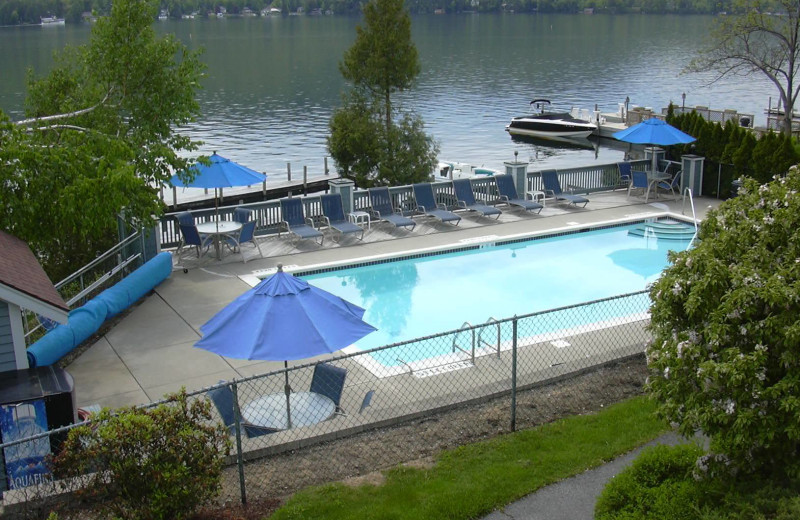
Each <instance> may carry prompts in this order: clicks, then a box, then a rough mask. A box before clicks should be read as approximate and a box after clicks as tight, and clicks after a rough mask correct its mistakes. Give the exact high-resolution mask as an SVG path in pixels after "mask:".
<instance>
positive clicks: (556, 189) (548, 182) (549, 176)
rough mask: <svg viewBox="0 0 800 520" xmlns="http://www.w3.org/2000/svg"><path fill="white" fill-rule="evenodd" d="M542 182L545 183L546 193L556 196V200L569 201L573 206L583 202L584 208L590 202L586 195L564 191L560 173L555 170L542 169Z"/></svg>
mask: <svg viewBox="0 0 800 520" xmlns="http://www.w3.org/2000/svg"><path fill="white" fill-rule="evenodd" d="M542 184H543V185H544V191H545V193H546V194H548V196H551V197H554V198H555V199H556V202H567V203H569V204H572V205H573V206H577V205H578V204H583V207H584V208H585V207H586V205H587V204H588V203H589V199H587V198H586V197H581V196H580V195H572V194H570V193H564V192H563V191H562V190H561V183H560V182H559V181H558V174H557V173H556V171H555V170H542Z"/></svg>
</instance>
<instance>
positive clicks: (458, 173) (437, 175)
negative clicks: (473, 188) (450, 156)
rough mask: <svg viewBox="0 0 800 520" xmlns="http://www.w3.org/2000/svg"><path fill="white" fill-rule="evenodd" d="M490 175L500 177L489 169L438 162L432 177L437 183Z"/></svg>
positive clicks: (458, 163) (498, 173)
mask: <svg viewBox="0 0 800 520" xmlns="http://www.w3.org/2000/svg"><path fill="white" fill-rule="evenodd" d="M491 175H500V172H499V171H497V170H493V169H491V168H484V167H483V166H475V165H472V164H468V163H461V162H449V161H439V164H438V165H437V167H436V172H434V174H433V175H432V177H433V180H434V181H439V180H444V179H448V180H452V179H469V178H475V177H478V178H480V177H489V176H491Z"/></svg>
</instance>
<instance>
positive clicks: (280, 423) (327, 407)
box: [242, 392, 336, 430]
mask: <svg viewBox="0 0 800 520" xmlns="http://www.w3.org/2000/svg"><path fill="white" fill-rule="evenodd" d="M289 408H290V409H291V412H292V428H299V427H301V426H311V425H312V424H317V423H318V422H322V421H324V420H325V419H328V418H330V417H331V416H332V415H333V413H334V412H335V411H336V405H335V404H334V403H333V401H332V400H331V399H330V398H328V397H326V396H324V395H322V394H318V393H316V392H292V393H291V394H289ZM242 418H243V419H244V420H245V421H247V422H249V423H250V424H254V425H256V426H264V427H265V428H273V429H275V430H286V429H287V428H288V427H289V424H288V421H287V417H286V394H269V395H265V396H262V397H259V398H258V399H255V400H253V401H250V402H249V403H247V404H246V405H245V406H244V408H242Z"/></svg>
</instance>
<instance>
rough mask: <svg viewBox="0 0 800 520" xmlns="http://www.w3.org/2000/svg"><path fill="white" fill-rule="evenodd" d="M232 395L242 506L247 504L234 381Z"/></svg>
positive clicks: (237, 399)
mask: <svg viewBox="0 0 800 520" xmlns="http://www.w3.org/2000/svg"><path fill="white" fill-rule="evenodd" d="M231 393H232V394H233V426H234V430H235V431H236V466H238V468H239V490H240V492H241V495H242V504H247V489H246V486H245V484H244V459H243V457H242V420H241V416H240V415H239V392H238V389H237V387H236V381H234V382H233V383H231Z"/></svg>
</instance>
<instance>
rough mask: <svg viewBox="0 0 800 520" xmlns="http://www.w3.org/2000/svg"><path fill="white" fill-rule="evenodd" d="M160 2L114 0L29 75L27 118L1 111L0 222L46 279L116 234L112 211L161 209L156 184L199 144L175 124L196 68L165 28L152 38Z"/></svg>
mask: <svg viewBox="0 0 800 520" xmlns="http://www.w3.org/2000/svg"><path fill="white" fill-rule="evenodd" d="M157 9H158V4H157V2H155V1H150V0H119V1H115V2H114V4H113V7H112V10H111V16H110V17H107V18H101V19H99V20H98V21H97V23H96V24H95V25H94V27H93V29H92V36H91V39H90V42H89V43H88V44H87V45H85V46H80V47H68V48H66V49H65V50H64V51H63V52H61V53H60V55H59V56H57V58H56V62H55V66H54V67H53V69H52V71H51V72H50V73H49V74H48V75H47V76H45V77H42V78H35V77H32V76H31V77H30V78H29V82H28V89H29V92H28V97H27V99H26V113H27V116H28V118H27V119H25V120H22V121H17V122H13V123H12V122H10V121H9V119H8V118H7V117H6V116H5V115H3V114H2V113H0V143H2V146H0V165H2V169H1V170H0V184H2V185H3V187H4V189H3V190H2V191H1V192H0V228H3V229H5V230H7V231H8V232H10V233H12V234H14V235H16V236H18V237H20V238H22V239H24V240H25V241H27V242H28V243H29V244H30V245H31V247H32V248H33V250H34V251H35V252H36V253H37V254H38V255H39V257H40V259H41V260H42V264H43V265H44V266H45V269H46V270H47V272H48V274H50V276H51V278H58V277H60V276H63V275H66V274H68V273H69V272H71V271H72V270H74V269H75V268H77V267H80V266H81V265H83V264H84V263H86V261H88V260H91V259H94V258H95V257H96V256H97V254H98V253H99V252H101V251H104V250H105V249H107V248H108V247H110V246H111V245H113V244H114V243H115V242H116V228H117V224H116V216H117V214H118V213H119V212H120V210H122V209H123V208H124V209H125V213H126V215H127V216H128V217H129V218H130V219H131V220H132V221H135V222H140V223H141V222H147V221H148V220H149V219H150V217H151V215H154V214H155V215H158V214H160V213H161V212H162V207H163V204H162V202H161V201H160V199H159V197H158V191H157V188H156V187H157V186H160V185H163V184H165V183H166V181H167V179H168V178H169V177H170V176H171V171H173V170H183V169H185V168H186V167H187V166H188V162H187V159H185V158H183V157H181V156H180V155H179V154H182V152H184V151H190V150H194V149H196V146H197V143H194V142H192V141H190V140H189V139H188V138H186V137H184V136H182V135H180V134H179V133H178V132H177V131H176V130H175V129H176V128H178V127H180V126H181V125H185V124H187V123H189V122H190V121H192V120H193V119H194V117H195V116H196V115H197V113H198V111H199V105H198V104H197V102H196V100H195V95H196V91H197V89H198V88H199V81H200V78H201V77H202V71H203V65H202V64H201V62H200V61H199V57H198V56H199V55H198V54H197V53H193V52H189V51H187V49H186V48H185V47H184V46H183V45H182V44H181V43H180V42H178V41H176V40H175V38H174V37H172V36H168V37H164V38H156V35H155V31H154V29H153V27H152V23H153V20H154V19H155V15H156V13H157Z"/></svg>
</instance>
